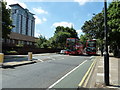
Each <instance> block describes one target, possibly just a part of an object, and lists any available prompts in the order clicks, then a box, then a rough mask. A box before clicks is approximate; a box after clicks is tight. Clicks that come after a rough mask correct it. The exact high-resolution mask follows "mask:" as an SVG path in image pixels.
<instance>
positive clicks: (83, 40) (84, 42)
mask: <svg viewBox="0 0 120 90" xmlns="http://www.w3.org/2000/svg"><path fill="white" fill-rule="evenodd" d="M87 40H88V36H87V34H85V35H81V36H80V41H81V42H82V44H83V46H84V48H85V46H86V41H87Z"/></svg>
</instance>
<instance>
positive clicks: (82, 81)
mask: <svg viewBox="0 0 120 90" xmlns="http://www.w3.org/2000/svg"><path fill="white" fill-rule="evenodd" d="M96 61H97V60H96V59H95V60H94V61H93V62H92V64H91V66H90V67H89V69H88V71H87V72H86V74H85V75H84V77H83V78H82V80H81V82H80V83H79V85H78V87H82V85H83V84H84V86H86V85H87V82H88V80H89V79H87V80H86V78H87V76H88V75H89V73H90V71H91V70H93V67H94V66H95V64H96ZM91 72H92V71H91ZM85 80H86V81H85Z"/></svg>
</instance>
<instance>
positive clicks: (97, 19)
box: [82, 13, 104, 39]
mask: <svg viewBox="0 0 120 90" xmlns="http://www.w3.org/2000/svg"><path fill="white" fill-rule="evenodd" d="M82 30H83V32H84V33H85V34H87V36H88V37H89V38H91V39H93V38H95V39H97V38H99V39H103V38H104V17H103V13H98V14H97V15H95V16H94V17H93V18H92V19H91V20H89V21H86V22H85V23H84V25H83V26H82Z"/></svg>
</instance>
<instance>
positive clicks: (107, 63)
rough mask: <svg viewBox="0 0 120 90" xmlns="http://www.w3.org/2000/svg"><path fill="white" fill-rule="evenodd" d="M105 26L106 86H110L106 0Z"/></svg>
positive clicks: (105, 8)
mask: <svg viewBox="0 0 120 90" xmlns="http://www.w3.org/2000/svg"><path fill="white" fill-rule="evenodd" d="M104 25H105V28H104V29H105V30H104V33H105V36H104V40H105V46H104V47H105V53H104V74H105V75H104V81H105V85H109V54H108V36H107V33H108V28H107V1H106V0H104Z"/></svg>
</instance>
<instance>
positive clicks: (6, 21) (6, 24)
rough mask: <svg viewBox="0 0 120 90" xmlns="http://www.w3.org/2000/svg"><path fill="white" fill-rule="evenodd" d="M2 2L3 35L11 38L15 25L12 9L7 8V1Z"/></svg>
mask: <svg viewBox="0 0 120 90" xmlns="http://www.w3.org/2000/svg"><path fill="white" fill-rule="evenodd" d="M1 3H2V16H3V17H2V37H3V38H5V39H6V38H9V34H10V33H11V29H12V28H13V27H14V26H13V25H12V20H11V19H10V14H11V10H10V9H7V8H6V5H7V2H4V1H1Z"/></svg>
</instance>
